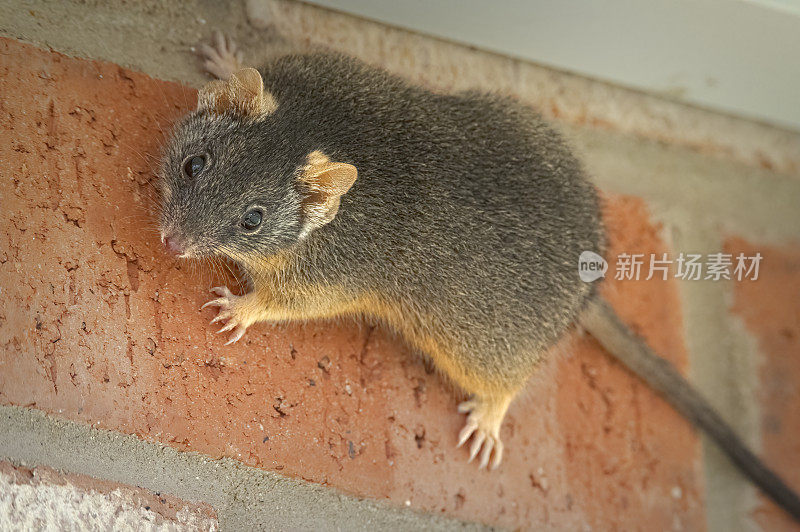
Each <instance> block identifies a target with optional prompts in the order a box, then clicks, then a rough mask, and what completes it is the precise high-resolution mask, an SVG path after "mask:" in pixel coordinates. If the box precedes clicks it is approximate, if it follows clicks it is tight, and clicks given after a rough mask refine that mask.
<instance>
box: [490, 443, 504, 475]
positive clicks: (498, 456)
mask: <svg viewBox="0 0 800 532" xmlns="http://www.w3.org/2000/svg"><path fill="white" fill-rule="evenodd" d="M502 461H503V442H502V441H500V438H498V439H497V440H496V441H495V443H494V459H492V465H491V469H492V471H494V470H495V469H497V467H498V466H499V465H500V462H502Z"/></svg>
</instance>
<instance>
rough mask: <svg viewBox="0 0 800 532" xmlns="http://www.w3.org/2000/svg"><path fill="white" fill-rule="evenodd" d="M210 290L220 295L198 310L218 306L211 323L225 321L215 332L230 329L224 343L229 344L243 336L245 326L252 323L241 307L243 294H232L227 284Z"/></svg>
mask: <svg viewBox="0 0 800 532" xmlns="http://www.w3.org/2000/svg"><path fill="white" fill-rule="evenodd" d="M211 292H213V293H214V294H217V295H218V296H220V297H219V298H217V299H212V300H211V301H209V302H208V303H206V304H205V305H203V306H202V307H200V310H203V309H204V308H206V307H219V312H218V314H217V316H216V317H215V318H214V319H213V320H211V323H217V322H219V321H227V323H226V324H225V326H224V327H222V328H221V329H220V330H219V331H217V334H219V333H223V332H225V331H231V330H232V331H233V333H232V334H231V335H230V337H229V338H228V341H227V342H225V345H230V344H232V343H234V342H236V341H238V340H239V339H240V338H241V337H242V336H244V333H245V331H247V328H248V327H249V326H250V325H251V323H252V322H251V321H249V320H248V319H247V318H246V313H245V312H244V309H243V305H242V300H243V299H244V296H237V295H235V294H233V293H232V292H231V291H230V290H228V287H227V286H217V287H214V288H212V289H211Z"/></svg>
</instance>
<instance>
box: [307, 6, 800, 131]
mask: <svg viewBox="0 0 800 532" xmlns="http://www.w3.org/2000/svg"><path fill="white" fill-rule="evenodd" d="M311 1H312V2H313V3H315V4H318V5H322V6H326V7H330V8H333V9H337V10H340V11H344V12H348V13H353V14H357V15H360V16H363V17H366V18H370V19H374V20H379V21H381V22H385V23H387V24H391V25H395V26H400V27H404V28H409V29H412V30H415V31H419V32H422V33H427V34H432V35H436V36H439V37H442V38H446V39H450V40H454V41H458V42H463V43H467V44H471V45H474V46H477V47H480V48H485V49H488V50H493V51H496V52H499V53H503V54H506V55H512V56H516V57H520V58H523V59H528V60H531V61H534V62H537V63H541V64H545V65H548V66H552V67H555V68H558V69H561V70H567V71H571V72H575V73H578V74H581V75H584V76H589V77H593V78H597V79H602V80H605V81H610V82H612V83H617V84H620V85H623V86H628V87H632V88H636V89H640V90H644V91H647V92H654V93H658V94H662V95H664V96H667V97H670V98H675V99H678V100H681V101H684V102H688V103H692V104H696V105H700V106H703V107H708V108H712V109H716V110H720V111H723V112H728V113H732V114H736V115H740V116H745V117H748V118H753V119H756V120H762V121H766V122H770V123H773V124H777V125H781V126H784V127H787V128H791V129H795V130H800V0H530V1H526V0H498V1H482V0H311Z"/></svg>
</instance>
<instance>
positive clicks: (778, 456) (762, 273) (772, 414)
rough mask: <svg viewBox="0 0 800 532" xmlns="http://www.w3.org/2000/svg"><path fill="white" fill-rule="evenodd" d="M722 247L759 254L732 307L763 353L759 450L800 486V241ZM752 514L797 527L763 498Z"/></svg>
mask: <svg viewBox="0 0 800 532" xmlns="http://www.w3.org/2000/svg"><path fill="white" fill-rule="evenodd" d="M725 252H726V253H731V254H733V255H734V256H736V255H738V254H739V253H744V255H745V256H747V257H752V256H755V254H756V253H761V255H762V257H763V258H762V260H761V267H760V269H759V278H758V280H756V281H752V282H746V281H745V282H741V283H734V302H733V307H732V310H733V312H734V313H735V314H737V315H738V316H740V317H741V318H742V320H743V321H744V324H745V326H746V327H747V329H748V331H749V332H750V333H751V334H752V335H753V336H754V337H755V338H756V340H757V342H758V348H759V353H760V354H761V359H760V360H759V364H758V366H759V378H760V384H761V386H760V388H759V397H758V399H759V401H760V403H761V409H762V412H763V415H762V423H761V425H762V426H761V433H762V452H761V454H762V455H763V456H764V460H766V461H767V463H769V464H771V465H772V467H774V468H775V470H776V471H778V472H779V473H780V474H781V476H782V477H783V478H784V479H785V480H786V482H787V483H788V484H789V485H790V486H792V487H793V488H795V489H800V440H798V439H797V437H796V435H797V434H800V415H798V412H800V357H798V353H800V299H799V298H798V295H800V244H793V245H792V244H786V245H784V246H764V245H755V244H753V243H751V242H747V241H746V240H743V239H741V238H730V239H728V240H727V241H726V242H725ZM755 517H756V520H757V522H758V523H759V524H760V525H761V526H762V527H763V529H764V530H800V525H798V524H797V523H795V522H793V521H791V519H790V518H789V517H788V516H787V515H786V513H785V512H783V511H782V510H780V509H778V508H777V507H776V506H775V505H774V504H773V503H772V502H771V501H769V500H767V499H765V498H763V497H762V498H761V505H760V507H759V508H758V509H757V511H756V514H755Z"/></svg>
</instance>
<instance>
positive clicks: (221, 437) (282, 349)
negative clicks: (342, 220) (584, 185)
mask: <svg viewBox="0 0 800 532" xmlns="http://www.w3.org/2000/svg"><path fill="white" fill-rule="evenodd" d="M0 73H1V74H0V93H2V94H3V95H4V97H5V99H4V101H3V102H2V104H1V105H2V107H0V126H2V131H4V133H3V137H4V138H3V139H2V142H0V160H2V164H0V179H1V180H2V190H3V191H4V192H3V203H4V215H3V216H2V217H0V250H1V251H0V254H1V255H0V286H2V287H3V288H2V291H1V292H0V318H2V320H0V345H2V346H3V348H2V351H1V352H0V403H3V404H12V405H27V406H32V407H35V408H38V409H41V410H44V411H46V412H50V413H53V414H58V415H60V416H63V417H66V418H68V419H72V420H76V421H80V422H85V423H91V424H93V425H95V426H100V427H105V428H109V429H113V430H117V431H121V432H125V433H131V434H135V435H138V436H139V437H141V438H143V439H147V440H156V441H160V442H164V443H166V444H169V445H171V446H173V447H175V448H177V449H180V450H192V451H198V452H201V453H205V454H207V455H210V456H212V457H220V456H227V457H232V458H235V459H238V460H241V461H242V462H243V463H245V464H248V465H251V466H256V467H261V468H265V469H268V470H274V471H279V472H280V473H282V474H285V475H289V476H293V477H298V478H303V479H306V480H309V481H312V482H316V483H320V484H323V485H330V486H334V487H336V488H339V489H341V490H344V491H346V492H349V493H353V494H356V495H359V496H365V497H371V498H375V499H388V500H389V501H390V502H391V503H393V504H396V505H401V506H402V505H405V504H406V501H409V503H410V505H411V506H412V507H414V508H418V509H423V510H427V511H431V512H437V513H439V512H443V513H446V514H448V515H451V516H455V517H458V518H462V519H469V520H478V521H483V522H487V523H492V524H498V525H503V526H508V527H520V526H521V527H552V528H571V529H575V528H577V527H579V526H582V525H584V524H588V525H591V526H593V527H595V528H603V529H609V528H614V529H630V528H641V527H642V526H646V527H647V528H652V529H665V528H668V527H669V528H671V527H672V526H673V525H675V524H676V522H679V523H680V524H682V525H683V526H685V527H687V528H691V529H701V528H703V527H704V513H703V509H702V503H701V495H700V494H701V493H702V480H701V468H700V454H699V444H698V440H697V438H696V437H695V436H694V435H693V433H692V431H691V429H690V428H689V427H688V425H687V424H686V423H685V422H683V421H682V420H681V419H679V417H678V416H677V415H676V414H675V413H674V412H673V411H672V410H670V409H669V407H667V406H666V405H665V404H664V403H663V402H662V401H661V400H660V399H658V398H656V397H655V396H654V395H653V394H652V393H651V392H650V391H649V390H648V389H647V388H646V387H645V386H644V385H642V384H640V383H639V382H638V381H637V380H636V379H634V378H632V377H631V376H630V375H629V374H628V373H627V372H626V371H625V370H623V369H622V368H621V367H620V366H619V365H618V364H616V363H614V362H612V361H610V360H609V359H607V358H606V357H605V356H604V355H603V353H602V351H601V350H600V349H599V348H598V347H597V345H596V344H595V343H594V342H593V341H590V340H588V339H575V340H570V341H567V342H565V343H564V345H563V346H561V349H560V351H563V352H564V353H566V354H565V356H562V357H553V358H551V360H550V361H549V362H548V363H547V364H545V367H543V368H542V372H541V376H540V377H538V378H535V379H534V380H533V382H532V383H531V385H530V386H529V388H528V390H527V392H526V393H525V396H524V397H523V398H521V399H520V400H519V401H517V402H516V403H515V404H514V405H513V406H512V408H511V411H510V413H509V417H508V420H507V423H506V425H505V426H504V428H503V431H502V436H503V438H504V441H505V443H506V446H507V455H506V459H505V462H504V464H503V466H502V468H501V469H500V470H498V471H497V472H493V473H488V472H482V471H478V470H477V469H476V468H475V466H474V464H467V463H466V451H465V450H464V449H460V450H456V449H455V437H456V434H457V433H458V430H459V429H460V428H461V426H462V424H463V422H464V419H463V416H461V415H458V414H457V413H456V411H455V407H456V398H455V397H454V395H453V394H451V393H450V391H449V389H448V387H447V386H446V385H444V384H443V383H442V381H441V380H440V379H439V378H438V377H437V376H436V375H433V374H429V373H427V372H426V371H425V369H424V367H423V365H422V364H421V363H420V362H419V361H418V359H417V358H416V357H414V356H413V353H412V352H411V351H410V350H409V349H408V348H406V347H404V344H403V343H402V341H401V340H399V339H398V338H395V337H394V336H393V335H392V334H391V333H389V332H387V331H386V330H384V329H383V328H381V327H377V328H373V327H371V326H369V325H367V324H359V323H349V322H344V323H312V324H308V325H300V324H290V325H283V326H271V325H266V324H262V325H257V326H255V327H253V328H252V329H251V330H250V331H248V333H247V335H246V336H245V338H244V340H243V341H241V342H240V343H238V344H236V345H235V346H231V347H224V346H223V345H222V344H223V342H224V339H223V338H220V337H218V336H217V335H215V334H214V329H213V328H212V327H209V325H208V321H209V320H210V318H211V317H212V316H213V311H212V310H211V309H208V310H206V311H203V312H200V311H199V310H198V309H199V307H200V305H201V304H202V303H204V302H205V301H206V300H207V299H208V297H209V294H208V293H207V289H208V287H210V286H211V285H212V279H211V275H210V273H208V271H207V269H205V268H203V267H202V266H200V265H194V264H187V263H182V262H177V261H175V260H173V259H170V258H168V257H167V256H166V255H165V254H164V253H163V251H162V249H161V245H160V242H159V241H158V237H157V234H156V226H155V221H154V217H153V214H152V212H153V199H152V198H151V196H152V195H153V194H154V192H153V188H152V186H151V184H150V183H151V181H152V174H151V168H150V165H151V163H152V161H153V160H154V158H155V157H156V156H157V154H158V145H159V142H160V139H161V137H162V130H164V129H166V128H168V127H169V124H170V123H171V122H172V121H173V120H174V119H175V118H176V117H177V116H178V115H180V114H181V113H182V112H184V111H185V110H187V109H188V108H189V107H191V106H192V104H193V101H194V93H193V92H192V91H190V90H189V89H185V88H182V87H180V86H178V85H175V84H171V83H164V82H160V81H155V80H152V79H150V78H148V77H146V76H144V75H142V74H137V73H134V72H130V71H126V70H124V69H122V68H120V67H118V66H115V65H109V64H105V63H100V62H92V61H83V60H77V59H70V58H67V57H64V56H61V55H59V54H56V53H50V52H45V51H41V50H38V49H36V48H33V47H30V46H26V45H22V44H20V43H17V42H15V41H10V40H0ZM607 212H608V221H609V227H610V230H611V233H612V235H613V236H614V242H615V246H616V247H618V248H619V249H624V250H625V251H628V252H633V251H637V250H641V251H643V252H651V251H658V250H663V249H664V244H663V242H661V240H660V239H659V238H658V231H657V228H655V227H653V225H652V224H651V223H650V222H649V221H648V215H647V211H646V208H645V207H644V205H643V204H642V202H641V201H639V200H636V199H631V198H611V199H610V201H609V207H608V210H607ZM198 272H201V273H200V274H198ZM608 295H609V298H610V299H611V300H612V301H613V302H614V303H615V304H616V306H617V307H618V308H619V310H620V312H621V313H622V314H623V316H624V317H625V318H626V319H629V320H630V321H631V322H633V323H634V324H635V326H636V328H637V330H639V331H640V332H641V333H642V334H644V335H645V336H646V337H648V338H649V339H650V340H651V341H652V343H653V344H654V346H655V347H656V348H657V349H658V350H659V352H660V353H662V354H664V355H665V356H667V357H669V358H670V359H671V360H673V361H676V362H677V363H678V364H679V365H685V361H686V354H685V351H684V347H683V342H682V333H681V328H680V313H679V310H678V308H679V305H678V300H677V296H676V289H675V285H674V283H672V282H666V283H659V282H648V283H645V282H639V283H635V282H631V283H622V284H620V285H619V286H617V285H615V286H613V287H609V290H608ZM676 487H677V488H679V489H680V493H681V496H680V497H679V498H673V497H672V496H671V494H672V493H673V492H674V491H675V488H676Z"/></svg>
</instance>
